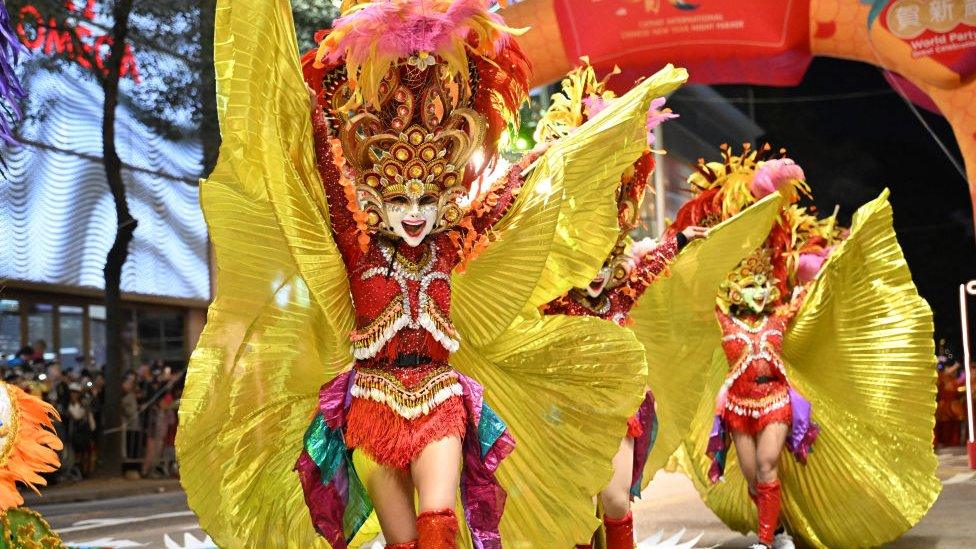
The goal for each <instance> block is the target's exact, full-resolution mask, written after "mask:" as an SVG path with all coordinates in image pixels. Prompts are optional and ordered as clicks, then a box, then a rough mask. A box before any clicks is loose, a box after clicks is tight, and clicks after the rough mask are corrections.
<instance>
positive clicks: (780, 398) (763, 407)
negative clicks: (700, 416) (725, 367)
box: [721, 317, 790, 418]
mask: <svg viewBox="0 0 976 549" xmlns="http://www.w3.org/2000/svg"><path fill="white" fill-rule="evenodd" d="M731 320H732V322H733V323H734V324H735V325H736V326H737V327H738V328H740V329H741V330H742V331H741V332H737V333H734V334H729V335H727V336H725V337H723V338H722V341H723V342H727V341H735V340H738V341H741V342H742V343H744V344H745V349H744V351H743V353H742V354H741V355H740V357H739V359H738V360H737V361H736V362H735V364H734V365H733V366H732V367H731V368H730V370H731V371H730V373H729V375H728V377H727V378H726V379H725V383H723V384H722V390H721V392H722V393H725V394H728V399H727V401H726V403H725V408H726V409H727V410H729V411H731V412H733V413H734V414H736V415H739V416H744V417H752V418H760V417H762V416H763V415H765V414H768V413H770V412H773V411H775V410H778V409H780V408H782V407H784V406H786V405H787V404H789V402H790V395H789V391H787V390H783V391H780V392H778V393H776V394H772V395H768V396H766V397H764V398H761V399H750V398H743V397H737V396H735V395H733V394H731V393H730V392H729V389H730V388H731V387H732V384H733V383H735V381H736V380H737V379H739V377H741V376H742V375H743V374H744V373H745V372H746V370H747V369H748V368H749V366H750V365H751V364H752V363H754V362H756V361H757V360H765V361H766V362H767V363H769V364H772V365H773V366H774V367H775V368H776V369H777V370H779V372H780V373H781V374H782V375H783V378H784V379H785V378H786V369H785V368H784V367H783V362H782V360H780V358H779V353H778V352H777V350H776V347H775V346H774V344H773V343H771V342H770V341H769V338H771V337H783V332H782V331H780V330H777V329H768V328H767V327H766V325H767V323H768V321H769V317H763V320H762V322H761V323H759V325H758V326H750V325H749V324H747V323H745V322H743V321H742V320H740V319H738V318H736V317H731Z"/></svg>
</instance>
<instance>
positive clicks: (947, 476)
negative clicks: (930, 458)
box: [935, 446, 976, 482]
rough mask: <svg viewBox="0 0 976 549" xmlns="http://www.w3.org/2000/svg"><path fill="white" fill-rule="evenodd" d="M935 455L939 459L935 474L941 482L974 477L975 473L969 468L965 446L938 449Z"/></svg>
mask: <svg viewBox="0 0 976 549" xmlns="http://www.w3.org/2000/svg"><path fill="white" fill-rule="evenodd" d="M935 455H936V456H938V458H939V470H938V471H937V474H938V475H939V480H941V481H942V482H945V481H947V480H955V481H958V480H959V479H961V478H963V477H969V478H972V477H973V476H976V471H974V470H973V469H970V468H969V456H967V455H966V447H965V446H952V447H949V448H940V449H938V450H936V451H935Z"/></svg>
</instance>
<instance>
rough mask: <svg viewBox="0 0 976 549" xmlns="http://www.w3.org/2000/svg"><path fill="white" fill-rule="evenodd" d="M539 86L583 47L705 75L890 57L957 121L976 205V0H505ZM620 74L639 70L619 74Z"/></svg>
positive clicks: (913, 85) (778, 77)
mask: <svg viewBox="0 0 976 549" xmlns="http://www.w3.org/2000/svg"><path fill="white" fill-rule="evenodd" d="M501 3H502V4H503V5H504V6H505V7H504V8H503V13H504V15H505V19H506V22H507V23H508V24H509V25H512V26H514V27H531V30H530V31H529V32H527V33H526V34H524V35H523V36H522V37H520V38H519V41H520V43H521V45H522V47H523V49H524V50H525V51H526V52H527V53H528V55H529V57H530V58H531V59H532V61H533V63H534V64H535V71H536V74H535V82H534V84H536V85H541V84H545V83H548V82H552V81H554V80H557V79H559V78H560V77H561V76H562V75H563V74H565V73H566V72H567V71H569V70H570V69H571V68H572V66H573V65H574V64H575V63H576V60H577V59H578V58H579V57H580V56H581V55H588V56H589V58H590V60H591V62H592V63H593V64H594V65H595V66H596V67H597V68H598V69H604V70H608V69H610V68H611V67H612V66H613V65H619V66H620V67H621V69H623V71H624V73H625V74H631V75H632V76H634V77H637V76H639V75H641V74H646V73H647V72H648V71H651V70H655V69H656V68H658V67H660V66H661V65H663V64H664V63H666V62H672V63H675V64H677V65H679V66H684V67H687V68H688V70H689V72H690V73H691V81H692V82H694V83H698V84H731V83H738V84H757V85H775V86H790V85H796V84H797V83H799V81H800V79H801V78H802V77H803V74H804V73H805V72H806V69H807V66H808V65H809V63H810V60H811V59H812V57H813V56H826V57H836V58H842V59H849V60H853V61H862V62H865V63H870V64H873V65H876V66H878V67H881V68H882V69H884V70H885V71H886V76H887V77H888V80H889V82H891V83H892V85H893V87H895V89H896V90H897V91H898V92H899V93H901V94H902V95H903V96H905V97H906V98H908V99H910V100H911V101H913V102H915V103H916V104H918V105H920V106H923V107H925V108H928V109H930V110H935V111H937V112H939V113H941V114H942V115H943V116H945V118H946V119H947V120H948V121H949V123H950V124H951V126H952V129H953V132H954V133H955V137H956V140H957V141H958V144H959V149H960V150H961V151H962V155H963V158H964V160H965V164H966V171H967V179H968V181H969V192H970V198H971V200H972V203H973V209H974V216H976V78H974V77H976V0H745V1H739V2H725V1H719V0H523V1H522V2H517V3H516V2H501ZM616 81H618V82H625V81H632V79H626V78H620V79H616Z"/></svg>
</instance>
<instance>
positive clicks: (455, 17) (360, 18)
mask: <svg viewBox="0 0 976 549" xmlns="http://www.w3.org/2000/svg"><path fill="white" fill-rule="evenodd" d="M441 6H443V2H436V1H433V0H386V1H378V2H374V3H373V4H371V5H369V6H368V7H365V8H362V9H360V10H358V11H355V12H353V13H350V14H349V15H346V16H343V17H340V18H338V19H336V20H335V22H334V25H333V29H334V30H335V31H340V29H341V31H342V32H344V33H345V34H343V35H342V38H341V39H340V40H339V41H338V42H337V43H336V44H335V47H334V49H333V50H332V51H331V52H329V55H328V56H327V59H328V61H329V62H331V63H336V62H338V61H339V60H340V59H342V58H343V57H347V58H350V59H365V58H366V57H367V56H368V55H369V54H370V50H372V49H373V48H374V47H375V48H376V53H377V54H378V55H380V56H390V57H394V58H404V57H409V56H410V55H413V54H414V53H417V52H421V51H424V52H430V53H434V54H436V53H438V52H440V51H444V50H446V49H447V48H450V47H451V45H452V44H453V43H454V41H455V40H461V41H463V40H467V38H468V34H469V32H470V30H471V27H470V26H469V24H468V21H470V20H471V19H472V18H473V17H476V16H478V15H481V16H484V17H487V18H489V19H490V20H491V21H493V22H495V23H498V24H503V21H502V19H501V17H500V16H498V15H497V14H493V13H489V12H488V6H487V3H486V2H485V0H456V1H455V2H453V3H451V5H450V6H449V7H448V8H447V10H443V9H442V7H441ZM500 34H501V36H500V37H499V38H498V39H497V40H496V41H495V44H493V46H494V48H495V51H496V52H497V51H499V50H500V49H501V47H502V46H504V44H505V40H506V39H507V36H506V35H505V34H504V33H500Z"/></svg>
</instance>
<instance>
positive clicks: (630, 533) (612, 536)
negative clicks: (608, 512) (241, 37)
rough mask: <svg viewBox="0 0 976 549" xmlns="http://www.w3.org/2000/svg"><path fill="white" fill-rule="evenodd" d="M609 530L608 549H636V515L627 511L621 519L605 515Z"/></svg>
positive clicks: (604, 521)
mask: <svg viewBox="0 0 976 549" xmlns="http://www.w3.org/2000/svg"><path fill="white" fill-rule="evenodd" d="M603 525H604V526H605V527H606V530H607V549H634V515H633V514H632V513H631V512H630V511H627V515H626V516H624V518H621V519H612V518H610V517H607V516H604V517H603Z"/></svg>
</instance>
